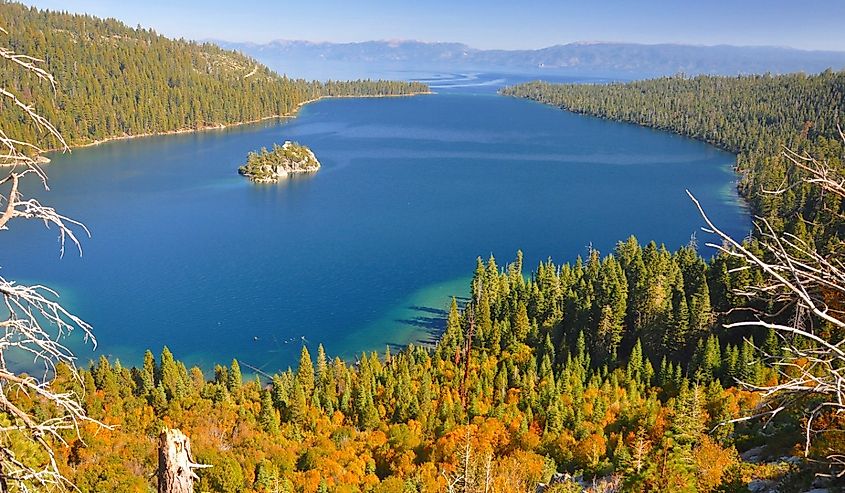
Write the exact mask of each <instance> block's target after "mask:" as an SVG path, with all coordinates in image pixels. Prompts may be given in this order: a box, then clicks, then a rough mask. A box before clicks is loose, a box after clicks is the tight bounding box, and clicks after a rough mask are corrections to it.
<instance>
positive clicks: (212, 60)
mask: <svg viewBox="0 0 845 493" xmlns="http://www.w3.org/2000/svg"><path fill="white" fill-rule="evenodd" d="M0 23H1V24H2V26H3V28H4V29H5V30H6V31H8V34H2V35H3V36H4V37H7V38H8V40H7V45H8V47H9V48H10V49H11V50H13V51H14V52H16V53H25V54H27V55H29V56H33V57H36V58H40V59H42V60H44V64H43V66H42V68H44V69H45V70H46V71H47V72H49V73H51V74H52V75H53V76H54V78H55V81H56V87H55V91H53V89H52V88H51V87H50V85H49V84H48V83H46V82H43V81H40V80H38V79H37V77H36V76H35V75H33V74H32V73H29V72H27V71H22V70H13V69H12V67H9V66H8V65H3V66H2V68H0V86H2V87H9V88H14V89H15V90H16V92H17V93H18V94H20V95H21V96H22V101H23V103H25V104H28V105H33V106H34V107H35V109H36V110H37V111H38V112H39V113H40V114H41V115H43V116H44V117H45V118H47V119H48V120H49V121H50V122H52V123H53V124H54V125H55V126H56V128H57V129H58V131H59V132H60V133H61V135H62V136H63V137H64V138H65V139H66V140H67V142H68V144H70V145H71V146H77V145H86V144H91V143H96V142H102V141H105V140H110V139H114V138H126V137H131V136H140V135H151V134H162V133H173V132H182V131H190V130H197V129H205V128H214V127H222V126H227V125H234V124H240V123H246V122H252V121H257V120H261V119H265V118H272V117H279V116H290V115H293V114H294V113H295V112H296V110H297V109H298V108H299V107H300V106H301V105H302V104H304V103H306V102H309V101H313V100H316V99H319V98H322V97H336V96H401V95H413V94H420V93H427V92H429V90H428V87H427V86H426V85H425V84H421V83H416V82H393V81H382V80H357V81H347V82H343V81H328V82H317V81H305V80H301V79H290V78H288V77H285V76H282V75H278V74H276V73H275V72H273V71H271V70H270V69H268V68H267V67H265V66H264V65H262V64H260V63H258V62H257V61H256V60H254V59H252V58H249V57H247V56H244V55H242V54H239V53H237V52H234V51H228V50H224V49H221V48H219V47H217V46H215V45H213V44H210V43H196V42H190V41H185V40H172V39H168V38H166V37H164V36H161V35H159V34H157V33H156V32H155V31H153V30H151V29H142V28H130V27H128V26H126V25H125V24H123V23H121V22H119V21H116V20H114V19H105V20H103V19H98V18H96V17H92V16H89V15H74V14H67V13H59V12H50V11H42V10H38V9H36V8H32V7H26V6H24V5H21V4H18V3H6V2H3V3H0ZM0 119H2V120H0V124H2V128H3V129H4V130H5V131H6V132H7V133H9V134H13V135H16V136H19V137H20V138H22V139H24V140H27V141H30V142H36V141H38V142H42V140H41V137H42V136H38V135H35V129H34V127H33V126H31V125H29V124H28V122H26V121H25V120H22V119H19V118H17V115H15V113H14V112H10V111H4V112H2V113H0ZM46 145H47V146H49V147H56V146H57V145H58V142H48V143H47V144H46Z"/></svg>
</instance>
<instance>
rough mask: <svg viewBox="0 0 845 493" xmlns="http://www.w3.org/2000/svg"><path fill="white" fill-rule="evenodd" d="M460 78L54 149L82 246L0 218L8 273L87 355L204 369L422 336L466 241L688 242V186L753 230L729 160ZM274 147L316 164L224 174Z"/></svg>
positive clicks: (554, 244)
mask: <svg viewBox="0 0 845 493" xmlns="http://www.w3.org/2000/svg"><path fill="white" fill-rule="evenodd" d="M476 78H477V77H476ZM497 78H498V77H494V76H491V77H490V78H488V80H493V79H497ZM458 81H459V82H460V79H458ZM497 83H498V82H497ZM442 85H444V86H447V85H449V83H448V80H447V82H446V83H443V84H442ZM451 85H456V84H451ZM457 85H459V86H460V89H459V90H452V91H450V90H449V88H448V87H443V88H442V89H441V91H445V92H444V93H441V94H437V95H431V96H420V97H415V98H385V99H338V100H324V101H320V102H318V103H314V104H310V105H307V106H306V107H304V108H303V110H302V112H301V113H300V115H299V117H298V118H296V119H294V120H290V121H288V122H283V123H279V122H266V123H262V124H256V125H249V126H242V127H235V128H230V129H226V130H221V131H209V132H201V133H195V134H183V135H176V136H165V137H151V138H142V139H134V140H128V141H121V142H113V143H108V144H104V145H101V146H98V147H91V148H85V149H78V150H75V151H74V152H73V153H72V154H70V155H61V156H54V161H53V163H52V164H51V165H49V167H48V168H47V171H48V173H49V175H50V185H51V191H50V192H49V193H44V194H40V195H41V196H42V197H43V198H44V201H45V202H48V203H50V204H51V205H54V206H55V207H57V208H58V209H59V210H61V211H63V212H64V213H66V214H67V215H70V216H72V217H74V218H78V219H80V220H82V221H84V222H85V224H86V225H87V226H88V227H89V228H90V229H91V231H92V234H93V236H92V238H91V239H87V240H85V241H84V252H85V255H84V256H83V257H82V258H78V257H77V256H75V255H73V254H72V252H69V253H68V255H66V256H65V257H64V259H59V258H58V246H57V244H56V243H55V241H54V232H52V231H49V230H44V229H43V228H42V227H40V226H38V225H13V231H14V233H12V232H9V233H4V237H5V238H4V241H5V243H4V248H3V249H2V251H0V266H2V268H3V270H2V272H3V275H4V276H5V277H7V278H25V279H37V280H39V281H43V282H46V283H48V284H55V285H57V286H60V287H61V288H62V290H63V291H64V292H66V293H68V297H67V299H68V300H70V302H71V303H72V305H73V308H74V309H75V311H76V312H77V313H79V314H80V315H81V316H83V317H84V318H85V319H86V320H88V321H90V322H91V323H93V324H94V326H95V330H96V334H97V337H98V340H99V346H98V349H97V352H92V351H91V349H90V347H88V348H85V349H83V348H80V351H81V352H80V356H81V357H82V359H83V360H87V359H88V358H92V357H96V356H97V355H98V354H107V355H112V356H117V357H119V358H120V359H121V360H122V361H124V362H128V363H137V362H138V361H139V360H140V358H141V356H142V354H143V350H144V349H146V348H151V349H153V350H154V351H155V352H157V351H159V350H160V348H161V346H162V345H168V346H169V347H170V348H171V349H172V350H173V351H174V353H175V354H176V355H177V357H179V358H182V359H184V360H186V361H187V362H189V363H192V364H193V363H195V364H200V365H203V366H204V367H206V368H207V367H209V366H210V365H212V364H214V363H216V362H228V361H230V360H231V359H232V358H233V357H236V358H238V359H240V360H242V361H244V362H246V363H248V364H250V365H252V366H255V367H260V368H262V369H264V370H267V371H272V370H275V369H278V368H284V367H286V366H287V365H289V364H292V363H295V361H296V357H297V355H298V352H299V348H300V347H301V345H302V344H303V343H306V344H309V345H311V346H316V344H317V343H318V342H322V343H323V344H324V345H325V346H326V349H327V351H328V352H329V353H330V354H332V355H341V356H344V357H352V356H353V355H354V354H355V353H357V352H360V351H362V350H370V349H379V350H383V348H384V347H385V346H386V345H388V344H399V345H401V344H406V343H408V342H412V341H416V340H424V339H427V338H430V337H431V333H430V331H431V330H434V329H436V328H437V327H438V324H439V322H438V318H439V317H440V316H441V314H442V310H444V309H445V308H446V307H447V306H448V300H449V296H451V295H453V294H457V295H461V294H463V293H464V292H465V289H466V285H467V280H468V278H467V276H468V275H470V274H471V273H472V270H473V268H474V265H475V258H476V257H477V256H479V255H480V256H483V257H485V258H486V257H487V256H489V255H490V254H491V253H493V254H495V255H496V257H497V258H498V259H499V260H500V264H503V263H504V262H505V261H507V260H510V259H511V258H513V256H514V255H515V252H516V250H517V249H522V250H523V251H524V252H525V255H526V265H527V267H529V268H530V267H531V266H532V265H533V264H535V263H536V262H537V261H539V260H540V259H545V258H547V257H549V256H551V257H553V258H554V259H555V260H558V261H564V260H572V259H574V258H575V257H576V256H577V255H579V254H584V253H585V252H586V250H587V248H588V246H589V245H592V246H593V247H595V248H598V249H600V250H602V251H604V252H608V251H610V250H611V249H612V248H613V246H614V244H615V243H616V241H618V240H621V239H624V238H625V237H627V236H628V235H631V234H635V235H636V236H637V237H639V238H640V239H641V240H651V239H655V240H658V241H662V242H665V243H666V244H667V245H668V246H670V247H673V248H674V247H677V246H679V245H681V244H684V243H687V242H688V241H689V239H690V235H692V234H693V233H694V232H695V231H696V230H697V229H698V227H699V225H700V224H701V221H700V219H699V218H698V216H697V214H696V211H695V210H694V208H693V206H692V204H691V203H690V201H689V199H688V198H687V197H686V195H685V193H684V189H685V188H690V189H691V190H692V191H693V192H694V193H695V194H696V195H697V196H698V198H699V199H700V200H701V201H702V203H703V204H704V205H705V206H706V207H707V209H708V210H709V211H710V212H711V213H712V216H713V217H714V218H715V219H716V220H717V221H718V222H719V223H720V224H721V225H723V226H724V227H725V229H726V230H727V231H729V232H731V233H733V234H736V235H739V236H742V235H744V234H746V233H747V232H748V230H749V219H748V216H747V213H746V212H745V211H744V210H743V208H742V206H741V202H739V201H738V200H737V197H736V194H735V192H733V188H732V186H731V183H732V182H733V181H734V180H735V177H734V175H733V173H732V171H731V166H732V164H733V161H734V157H733V156H732V155H730V154H728V153H725V152H722V151H719V150H717V149H715V148H713V147H710V146H708V145H705V144H702V143H698V142H694V141H692V140H689V139H684V138H681V137H678V136H676V135H670V134H665V133H660V132H657V131H652V130H648V129H644V128H638V127H635V126H632V125H625V124H618V123H612V122H608V121H602V120H598V119H594V118H589V117H583V116H577V115H573V114H570V113H567V112H563V111H559V110H556V109H553V108H550V107H546V106H543V105H540V104H536V103H532V102H528V101H523V100H516V99H510V98H505V97H500V96H496V95H495V94H494V93H493V92H492V90H489V89H488V88H489V86H490V85H487V86H483V87H484V89H483V90H477V91H473V90H471V89H467V85H466V84H457ZM288 139H290V140H297V141H299V142H301V143H303V144H306V145H308V146H310V147H311V148H312V149H313V150H314V152H315V153H316V155H317V156H318V158H319V159H320V160H321V161H322V163H323V169H322V170H321V171H320V172H319V173H317V174H316V175H314V176H309V177H296V178H295V179H291V180H289V181H286V182H284V183H280V184H278V185H254V184H252V183H249V182H247V181H246V180H244V179H243V178H241V177H240V176H238V175H237V173H236V172H235V170H236V168H237V166H238V165H239V164H240V163H241V161H242V160H243V159H244V157H245V155H246V153H247V151H249V150H252V149H255V148H258V147H261V146H270V145H272V143H273V142H279V143H281V142H283V141H284V140H288Z"/></svg>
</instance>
